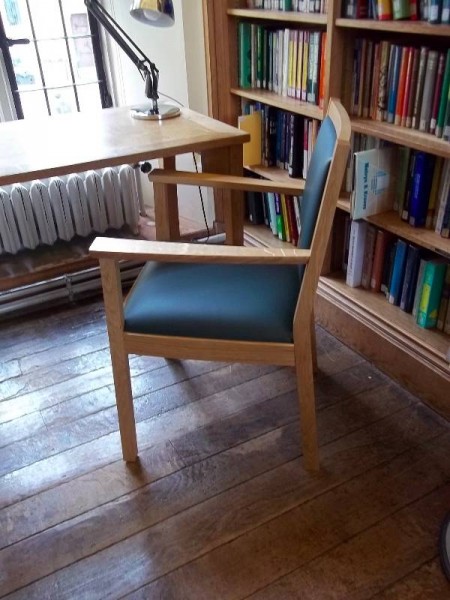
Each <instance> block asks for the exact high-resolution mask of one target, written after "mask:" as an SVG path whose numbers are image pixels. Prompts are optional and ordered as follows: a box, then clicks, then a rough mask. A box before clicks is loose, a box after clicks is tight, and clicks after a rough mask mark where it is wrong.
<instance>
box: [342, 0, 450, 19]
mask: <svg viewBox="0 0 450 600" xmlns="http://www.w3.org/2000/svg"><path fill="white" fill-rule="evenodd" d="M343 16H344V17H347V18H348V19H376V20H378V21H390V20H399V19H409V20H411V21H417V20H421V21H427V22H428V23H432V24H433V25H439V24H441V23H443V24H449V23H450V2H449V0H346V2H345V3H344V5H343Z"/></svg>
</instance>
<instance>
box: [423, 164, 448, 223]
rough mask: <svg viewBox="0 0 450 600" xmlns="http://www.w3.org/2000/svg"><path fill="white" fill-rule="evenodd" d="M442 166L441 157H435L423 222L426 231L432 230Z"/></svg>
mask: <svg viewBox="0 0 450 600" xmlns="http://www.w3.org/2000/svg"><path fill="white" fill-rule="evenodd" d="M443 166H444V159H443V158H442V157H441V156H437V157H436V162H435V164H434V169H433V177H432V181H431V189H430V199H429V201H428V208H427V218H426V221H425V227H426V228H427V229H432V228H433V219H434V214H435V211H436V204H437V198H438V192H439V186H440V182H441V175H442V169H443Z"/></svg>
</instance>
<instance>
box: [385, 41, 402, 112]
mask: <svg viewBox="0 0 450 600" xmlns="http://www.w3.org/2000/svg"><path fill="white" fill-rule="evenodd" d="M401 59H402V47H401V46H392V50H391V56H390V57H389V88H388V105H387V122H388V123H393V122H394V120H395V107H396V104H397V92H398V81H399V78H400V62H401Z"/></svg>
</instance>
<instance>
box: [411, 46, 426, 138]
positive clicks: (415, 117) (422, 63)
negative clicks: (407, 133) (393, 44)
mask: <svg viewBox="0 0 450 600" xmlns="http://www.w3.org/2000/svg"><path fill="white" fill-rule="evenodd" d="M427 59H428V48H427V47H426V46H422V47H421V48H420V55H419V70H418V73H417V84H416V88H415V94H414V104H413V112H412V120H411V127H412V128H413V129H418V128H419V122H420V111H421V108H422V98H423V87H424V84H425V74H426V70H427Z"/></svg>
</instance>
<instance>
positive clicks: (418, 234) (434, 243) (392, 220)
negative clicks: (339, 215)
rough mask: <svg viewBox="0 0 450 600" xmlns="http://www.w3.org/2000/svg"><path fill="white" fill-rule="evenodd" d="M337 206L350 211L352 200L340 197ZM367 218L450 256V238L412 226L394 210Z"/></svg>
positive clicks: (399, 234)
mask: <svg viewBox="0 0 450 600" xmlns="http://www.w3.org/2000/svg"><path fill="white" fill-rule="evenodd" d="M337 207H338V208H339V209H341V210H343V211H345V212H347V213H349V212H350V201H349V200H347V199H345V198H340V199H339V201H338V204H337ZM365 220H366V221H368V222H369V223H372V224H373V225H375V226H376V227H378V228H379V229H385V230H386V231H390V232H391V233H393V234H394V235H396V236H398V237H401V238H403V239H404V240H407V241H408V242H411V243H412V244H416V245H417V246H420V247H421V248H426V249H427V250H430V251H431V252H436V253H438V254H441V255H442V256H445V257H450V240H448V239H446V238H443V237H441V236H440V235H438V234H437V233H435V232H434V231H433V230H431V229H425V228H423V227H412V226H411V225H409V224H408V223H406V221H402V219H400V217H399V216H398V214H397V213H396V212H395V211H394V210H390V211H387V212H384V213H380V214H378V215H373V216H371V217H367V218H366V219H365Z"/></svg>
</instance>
